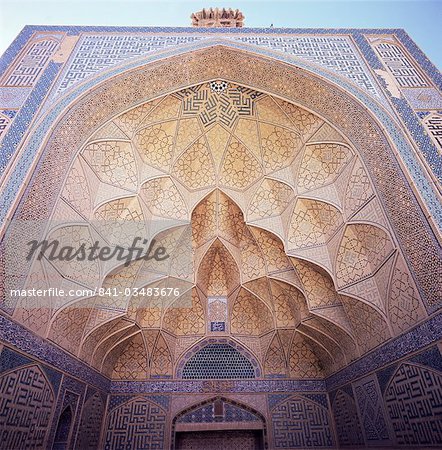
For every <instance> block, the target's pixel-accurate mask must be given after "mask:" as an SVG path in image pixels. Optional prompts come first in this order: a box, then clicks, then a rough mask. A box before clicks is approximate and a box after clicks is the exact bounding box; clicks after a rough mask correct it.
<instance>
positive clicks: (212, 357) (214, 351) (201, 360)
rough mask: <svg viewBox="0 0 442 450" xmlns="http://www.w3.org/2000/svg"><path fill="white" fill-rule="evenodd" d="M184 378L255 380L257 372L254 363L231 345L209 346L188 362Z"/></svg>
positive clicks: (184, 369)
mask: <svg viewBox="0 0 442 450" xmlns="http://www.w3.org/2000/svg"><path fill="white" fill-rule="evenodd" d="M183 378H184V379H187V380H189V379H192V380H204V379H212V380H213V379H217V380H225V379H229V378H255V370H254V368H253V365H252V363H251V362H250V361H249V360H248V359H247V358H246V357H245V356H244V355H242V354H241V353H240V352H239V351H238V350H236V349H235V348H233V347H231V346H230V345H228V344H209V345H206V346H205V347H204V348H202V349H201V350H199V351H198V352H197V353H195V355H193V356H192V358H190V359H189V361H187V362H186V364H185V365H184V368H183Z"/></svg>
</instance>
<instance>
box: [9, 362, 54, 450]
mask: <svg viewBox="0 0 442 450" xmlns="http://www.w3.org/2000/svg"><path fill="white" fill-rule="evenodd" d="M0 399H1V400H0V428H1V429H2V430H3V431H2V447H3V448H5V449H12V448H31V447H32V448H43V447H45V441H46V437H47V431H48V427H49V425H50V419H51V414H52V407H53V404H54V400H55V399H54V392H53V390H52V388H51V385H50V383H49V382H48V381H47V379H46V377H45V375H44V374H43V372H42V371H41V369H40V367H39V366H37V365H31V366H27V367H24V368H22V369H16V370H14V371H13V372H9V373H5V374H3V375H2V376H1V377H0Z"/></svg>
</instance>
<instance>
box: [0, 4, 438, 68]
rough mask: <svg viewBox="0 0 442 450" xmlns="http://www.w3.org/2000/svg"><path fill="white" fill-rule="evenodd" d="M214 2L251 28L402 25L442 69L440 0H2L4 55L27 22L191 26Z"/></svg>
mask: <svg viewBox="0 0 442 450" xmlns="http://www.w3.org/2000/svg"><path fill="white" fill-rule="evenodd" d="M210 6H221V7H223V6H224V7H232V8H239V9H241V10H242V11H243V13H244V14H245V16H246V26H249V27H268V26H269V25H270V24H271V23H273V24H274V26H275V27H292V28H316V27H318V28H404V29H405V30H406V31H407V32H408V33H409V34H410V35H411V37H412V38H413V39H414V41H415V42H416V43H417V44H418V45H419V47H420V48H421V49H422V50H423V51H424V52H425V53H426V54H427V56H428V57H429V58H430V59H431V60H432V61H433V62H434V63H435V64H436V65H437V66H438V67H439V68H440V67H442V37H441V31H440V30H441V25H440V24H441V23H442V0H437V1H431V0H420V1H415V0H408V1H403V0H390V1H380V0H377V1H373V0H372V1H364V0H352V1H349V0H347V1H332V0H325V1H323V0H309V1H306V0H286V1H273V2H269V1H256V0H253V1H252V0H249V1H247V0H246V1H232V0H230V1H225V0H222V1H221V2H218V3H216V2H213V1H197V0H195V1H175V2H172V1H171V2H169V1H160V2H159V1H145V0H126V1H121V0H75V1H71V0H47V1H40V0H26V1H25V0H0V30H1V31H0V54H2V53H3V52H4V51H5V50H6V48H7V47H8V45H9V44H10V43H11V42H12V40H13V39H14V38H15V36H17V34H18V33H19V32H20V30H21V29H22V28H23V27H24V25H27V24H32V25H36V24H37V25H41V24H50V25H127V26H130V25H137V26H138V25H139V26H188V25H189V24H190V18H189V16H190V14H191V13H192V12H193V11H198V10H199V9H201V8H203V7H210Z"/></svg>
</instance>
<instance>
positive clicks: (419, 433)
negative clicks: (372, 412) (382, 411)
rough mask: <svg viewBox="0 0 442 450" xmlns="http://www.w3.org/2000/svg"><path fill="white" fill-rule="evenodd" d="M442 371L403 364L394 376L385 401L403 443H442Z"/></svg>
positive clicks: (400, 442)
mask: <svg viewBox="0 0 442 450" xmlns="http://www.w3.org/2000/svg"><path fill="white" fill-rule="evenodd" d="M441 392H442V375H441V374H440V373H437V372H434V371H432V370H428V369H426V368H424V367H420V366H418V365H414V364H402V365H401V366H400V367H399V368H398V369H397V370H396V372H395V374H394V376H393V378H392V379H391V381H390V383H389V385H388V387H387V389H386V391H385V394H384V399H385V405H386V408H387V411H388V414H389V417H390V420H391V423H392V426H393V430H394V433H395V436H396V440H397V442H398V444H399V445H420V446H425V445H442V424H441V421H440V415H441V413H442V401H441Z"/></svg>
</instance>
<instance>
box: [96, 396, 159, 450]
mask: <svg viewBox="0 0 442 450" xmlns="http://www.w3.org/2000/svg"><path fill="white" fill-rule="evenodd" d="M165 426H166V412H165V411H164V410H163V409H162V408H160V407H159V406H158V405H156V404H155V403H152V402H149V401H148V400H147V399H145V398H142V397H138V398H135V399H133V400H130V401H128V402H126V403H124V404H123V405H121V406H119V407H117V408H115V409H114V410H113V411H111V412H110V413H109V414H108V417H107V422H106V434H105V439H104V447H103V448H104V449H106V450H111V449H115V448H121V446H122V445H124V446H125V448H140V449H141V448H145V449H161V448H164V435H165Z"/></svg>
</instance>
